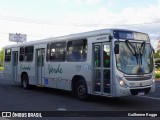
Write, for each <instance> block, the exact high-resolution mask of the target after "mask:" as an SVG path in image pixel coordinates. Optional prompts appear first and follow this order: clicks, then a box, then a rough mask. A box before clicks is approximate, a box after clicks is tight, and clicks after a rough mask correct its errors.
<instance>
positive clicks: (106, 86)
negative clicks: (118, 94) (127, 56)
mask: <svg viewBox="0 0 160 120" xmlns="http://www.w3.org/2000/svg"><path fill="white" fill-rule="evenodd" d="M110 59H111V58H110V42H104V43H95V44H93V67H94V71H93V80H94V81H93V92H94V93H97V94H110V92H111V90H110V89H111V87H110V80H111V76H110V74H111V73H110Z"/></svg>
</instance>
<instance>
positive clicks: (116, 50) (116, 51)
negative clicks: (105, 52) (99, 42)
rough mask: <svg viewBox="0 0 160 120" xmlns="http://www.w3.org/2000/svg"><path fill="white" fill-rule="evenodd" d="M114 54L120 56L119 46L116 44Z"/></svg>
mask: <svg viewBox="0 0 160 120" xmlns="http://www.w3.org/2000/svg"><path fill="white" fill-rule="evenodd" d="M114 54H119V44H115V46H114Z"/></svg>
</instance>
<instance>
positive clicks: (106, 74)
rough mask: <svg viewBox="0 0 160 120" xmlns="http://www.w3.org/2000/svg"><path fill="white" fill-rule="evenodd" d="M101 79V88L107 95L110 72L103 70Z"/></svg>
mask: <svg viewBox="0 0 160 120" xmlns="http://www.w3.org/2000/svg"><path fill="white" fill-rule="evenodd" d="M103 79H104V83H103V88H104V92H106V93H109V92H110V70H107V69H105V70H103Z"/></svg>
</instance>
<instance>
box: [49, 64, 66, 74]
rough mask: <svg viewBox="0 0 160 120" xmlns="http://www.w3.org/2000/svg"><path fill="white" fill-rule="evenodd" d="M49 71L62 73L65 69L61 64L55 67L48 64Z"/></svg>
mask: <svg viewBox="0 0 160 120" xmlns="http://www.w3.org/2000/svg"><path fill="white" fill-rule="evenodd" d="M48 72H49V74H51V73H62V72H63V70H62V68H61V65H60V64H59V65H58V66H57V68H54V67H52V66H51V65H48Z"/></svg>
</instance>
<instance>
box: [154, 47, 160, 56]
mask: <svg viewBox="0 0 160 120" xmlns="http://www.w3.org/2000/svg"><path fill="white" fill-rule="evenodd" d="M154 58H160V49H159V50H157V53H154Z"/></svg>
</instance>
